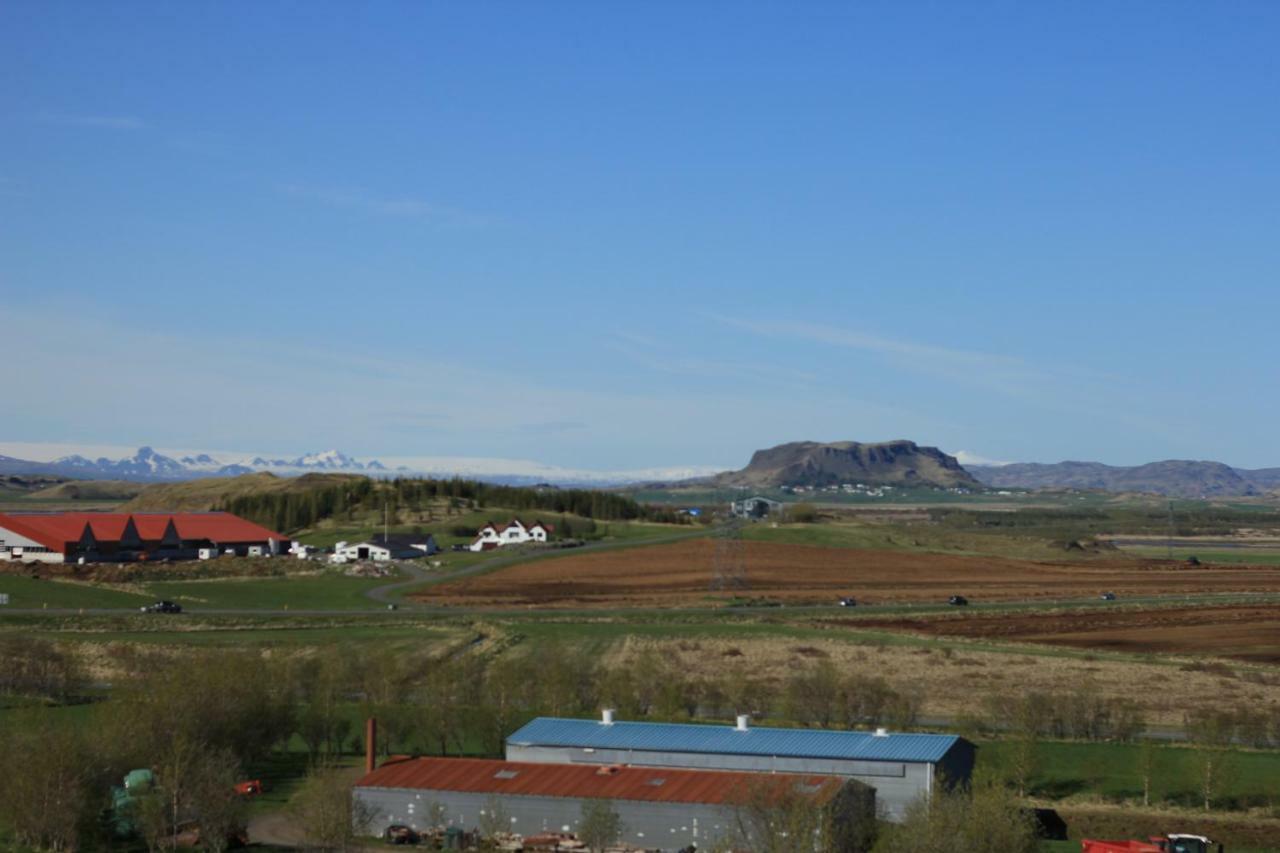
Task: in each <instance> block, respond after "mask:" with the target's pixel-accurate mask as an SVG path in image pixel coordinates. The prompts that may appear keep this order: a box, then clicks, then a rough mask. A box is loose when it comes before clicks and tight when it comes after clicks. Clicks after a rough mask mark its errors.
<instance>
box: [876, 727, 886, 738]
mask: <svg viewBox="0 0 1280 853" xmlns="http://www.w3.org/2000/svg"><path fill="white" fill-rule="evenodd" d="M875 736H876V737H888V736H889V730H888V729H885V728H879V729H876V733H875Z"/></svg>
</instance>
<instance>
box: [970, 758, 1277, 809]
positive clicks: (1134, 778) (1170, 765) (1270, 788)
mask: <svg viewBox="0 0 1280 853" xmlns="http://www.w3.org/2000/svg"><path fill="white" fill-rule="evenodd" d="M979 746H980V749H979V754H980V755H981V756H982V759H981V763H982V764H983V765H985V766H988V767H1001V766H1003V765H1006V764H1007V762H1008V760H1009V757H1010V753H1011V751H1012V749H1013V747H1012V746H1011V744H1010V743H1008V742H999V741H996V742H987V743H981V744H980V745H979ZM1139 752H1140V749H1139V747H1137V746H1134V745H1131V744H1117V743H1067V742H1055V741H1043V742H1040V743H1038V744H1037V745H1036V749H1035V756H1036V766H1037V769H1036V772H1035V773H1034V774H1033V775H1032V779H1031V785H1030V788H1029V790H1028V793H1029V794H1030V795H1031V796H1033V797H1036V798H1040V799H1047V800H1071V799H1078V798H1085V799H1088V800H1091V801H1092V800H1096V799H1102V800H1105V801H1110V802H1116V803H1130V804H1133V803H1140V802H1141V800H1142V776H1141V772H1140V765H1141V758H1140V755H1139ZM1226 756H1227V757H1226V759H1225V761H1224V763H1223V769H1222V771H1221V772H1222V787H1221V790H1220V792H1219V793H1218V795H1217V796H1215V798H1214V799H1215V804H1216V806H1217V807H1218V808H1226V809H1228V810H1232V811H1241V810H1245V809H1249V808H1257V807H1270V806H1272V805H1274V804H1276V803H1277V802H1280V752H1275V751H1271V750H1265V751H1251V750H1232V751H1230V752H1228V753H1226ZM1201 759H1202V753H1201V752H1200V751H1198V750H1196V749H1192V748H1189V747H1185V746H1160V747H1157V748H1155V749H1154V773H1153V781H1152V790H1151V802H1152V803H1153V805H1155V806H1162V805H1171V806H1180V807H1183V808H1200V807H1202V799H1203V798H1202V797H1201V794H1200V791H1199V788H1198V787H1197V784H1198V781H1199V779H1200V775H1201V770H1200V761H1201Z"/></svg>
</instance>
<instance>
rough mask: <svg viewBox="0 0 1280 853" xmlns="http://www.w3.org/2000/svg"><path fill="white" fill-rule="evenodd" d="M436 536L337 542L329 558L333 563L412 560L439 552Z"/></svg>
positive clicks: (392, 537)
mask: <svg viewBox="0 0 1280 853" xmlns="http://www.w3.org/2000/svg"><path fill="white" fill-rule="evenodd" d="M439 550H440V548H439V546H437V545H436V538H435V537H434V536H432V535H430V534H427V535H426V536H389V537H385V538H383V537H379V538H377V539H372V540H370V541H368V542H339V543H338V544H337V545H335V546H334V548H333V555H332V556H331V557H330V558H329V559H330V562H334V563H351V562H356V561H359V560H373V561H374V562H385V561H387V560H413V559H416V558H418V557H429V556H431V555H432V554H435V553H437V552H439Z"/></svg>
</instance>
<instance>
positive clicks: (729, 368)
mask: <svg viewBox="0 0 1280 853" xmlns="http://www.w3.org/2000/svg"><path fill="white" fill-rule="evenodd" d="M609 346H611V347H612V348H613V349H614V350H615V351H617V352H619V353H621V354H622V355H623V356H624V357H626V358H627V359H628V360H629V361H631V362H632V363H633V364H636V365H639V366H640V367H643V368H646V369H647V370H652V371H656V372H658V373H667V374H671V375H673V376H687V377H696V378H702V379H731V378H738V379H752V380H775V381H779V382H786V383H796V382H803V383H812V382H815V381H817V376H816V375H815V374H813V373H809V372H806V371H803V370H792V369H790V368H786V367H778V366H775V365H772V364H767V363H761V362H751V361H723V360H719V361H717V360H714V359H708V358H706V357H704V356H698V355H689V354H681V353H678V352H676V351H675V348H674V347H672V346H671V345H670V344H668V343H666V342H664V341H661V340H659V339H657V338H654V337H651V336H649V335H641V334H636V333H633V332H618V333H616V334H615V335H614V336H613V340H611V341H610V343H609Z"/></svg>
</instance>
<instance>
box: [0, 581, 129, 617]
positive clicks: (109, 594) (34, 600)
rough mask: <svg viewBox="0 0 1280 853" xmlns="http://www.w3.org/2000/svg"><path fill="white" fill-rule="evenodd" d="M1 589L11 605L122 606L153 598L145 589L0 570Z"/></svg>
mask: <svg viewBox="0 0 1280 853" xmlns="http://www.w3.org/2000/svg"><path fill="white" fill-rule="evenodd" d="M0 592H3V593H8V595H9V605H8V606H9V607H10V608H11V609H15V610H16V609H19V608H21V609H28V608H33V607H57V608H68V607H71V608H77V607H121V608H126V609H133V608H136V607H140V606H142V605H143V604H147V603H149V602H151V601H153V600H154V599H152V598H151V597H149V596H148V595H146V594H145V593H133V592H123V591H120V590H116V589H110V588H107V587H102V586H93V585H89V584H82V583H73V582H69V581H55V580H34V579H32V578H29V577H22V576H20V575H8V574H0Z"/></svg>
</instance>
